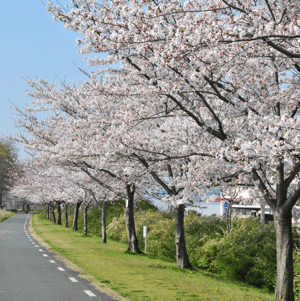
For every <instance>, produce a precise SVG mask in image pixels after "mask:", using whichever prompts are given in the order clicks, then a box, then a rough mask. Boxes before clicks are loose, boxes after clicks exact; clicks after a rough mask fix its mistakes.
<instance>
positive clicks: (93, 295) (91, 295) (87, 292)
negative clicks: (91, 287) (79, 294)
mask: <svg viewBox="0 0 300 301" xmlns="http://www.w3.org/2000/svg"><path fill="white" fill-rule="evenodd" d="M84 292H85V293H86V294H88V295H89V296H90V297H96V295H95V294H93V293H92V292H91V291H84Z"/></svg>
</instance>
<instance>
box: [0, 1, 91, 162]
mask: <svg viewBox="0 0 300 301" xmlns="http://www.w3.org/2000/svg"><path fill="white" fill-rule="evenodd" d="M46 1H47V0H43V2H45V3H46ZM53 2H54V1H53ZM60 3H61V4H62V5H65V4H69V3H70V0H62V1H60ZM0 37H1V48H0V68H1V69H0V70H1V71H0V133H1V134H13V133H15V132H17V131H18V129H17V128H16V127H15V125H14V120H13V119H12V118H13V115H12V114H11V112H12V111H13V110H12V109H11V108H10V107H12V104H11V102H12V103H14V104H15V105H17V106H18V107H20V108H22V107H24V106H25V104H28V103H29V102H30V101H31V98H30V97H28V96H27V95H26V94H25V93H24V91H25V90H26V89H27V86H26V84H25V82H24V79H22V77H23V78H26V77H29V78H31V79H34V78H44V79H47V80H49V81H52V80H55V76H54V74H56V75H57V76H58V77H60V78H64V74H65V76H66V79H67V80H68V81H70V82H72V81H73V80H77V81H80V79H86V77H85V76H84V75H83V74H82V73H81V72H80V71H79V70H78V69H77V68H76V66H74V64H75V65H77V66H79V67H80V68H83V69H85V70H90V71H91V70H92V69H91V67H87V66H86V62H85V61H84V60H83V58H84V55H81V54H79V53H78V52H77V51H78V47H77V46H76V41H75V40H76V38H77V37H79V34H77V33H74V32H72V31H70V30H66V29H65V28H64V26H63V24H62V23H60V22H56V21H54V20H53V19H52V15H50V14H47V13H46V7H45V5H44V4H42V3H41V2H40V1H39V0H14V1H2V2H1V10H0ZM85 56H87V55H85ZM94 56H95V54H91V55H89V57H94ZM20 156H24V153H23V152H20Z"/></svg>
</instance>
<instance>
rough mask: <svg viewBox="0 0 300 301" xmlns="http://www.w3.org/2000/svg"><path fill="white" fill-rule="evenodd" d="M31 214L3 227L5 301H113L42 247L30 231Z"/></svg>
mask: <svg viewBox="0 0 300 301" xmlns="http://www.w3.org/2000/svg"><path fill="white" fill-rule="evenodd" d="M28 222H29V215H28V214H16V215H14V216H13V217H11V218H10V219H8V220H6V221H5V222H3V223H2V224H0V300H1V301H85V300H90V301H92V300H103V301H113V300H116V299H113V298H112V297H109V296H107V295H105V294H103V293H101V292H100V291H98V290H96V289H95V288H94V287H93V286H92V285H91V284H90V283H89V282H88V281H87V280H85V279H82V278H80V277H78V272H75V271H73V270H70V269H68V268H67V267H66V266H65V265H64V263H63V262H62V261H60V260H58V259H57V258H55V257H54V256H53V254H52V253H51V252H49V251H48V250H47V249H46V248H45V247H41V246H40V245H39V244H38V242H37V241H36V240H34V239H33V238H32V237H31V235H30V233H29V231H28Z"/></svg>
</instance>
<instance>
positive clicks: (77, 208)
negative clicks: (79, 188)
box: [72, 202, 82, 231]
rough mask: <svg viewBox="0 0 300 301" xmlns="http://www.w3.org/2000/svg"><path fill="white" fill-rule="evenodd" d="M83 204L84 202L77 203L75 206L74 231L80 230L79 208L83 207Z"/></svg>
mask: <svg viewBox="0 0 300 301" xmlns="http://www.w3.org/2000/svg"><path fill="white" fill-rule="evenodd" d="M81 203H82V202H77V203H76V205H75V210H74V220H73V227H72V230H73V231H77V230H78V214H79V208H80V206H81Z"/></svg>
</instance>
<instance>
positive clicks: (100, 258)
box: [32, 215, 274, 301]
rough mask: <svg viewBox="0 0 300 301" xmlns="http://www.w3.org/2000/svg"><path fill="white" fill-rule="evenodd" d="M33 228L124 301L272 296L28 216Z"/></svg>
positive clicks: (234, 298) (263, 298)
mask: <svg viewBox="0 0 300 301" xmlns="http://www.w3.org/2000/svg"><path fill="white" fill-rule="evenodd" d="M32 218H33V228H34V230H35V232H36V233H37V234H38V235H39V236H40V237H41V238H43V240H44V241H45V242H47V243H48V244H49V245H50V246H51V247H53V248H54V249H55V250H57V251H58V252H60V253H61V254H63V255H64V256H66V257H67V258H68V259H69V260H71V261H72V262H74V263H75V264H77V265H78V266H79V267H81V268H82V269H84V270H85V271H87V272H88V273H90V274H91V275H93V276H94V277H95V278H97V279H99V280H100V281H101V282H102V283H105V284H106V285H107V286H109V287H110V288H111V289H113V290H115V291H117V292H118V293H119V294H120V295H122V296H124V297H126V298H127V299H129V300H132V301H135V300H168V301H169V300H223V301H225V300H249V301H250V300H251V301H253V300H261V301H262V300H273V299H274V297H273V295H272V294H269V293H265V292H263V291H261V290H259V289H257V288H253V287H251V286H248V285H245V284H243V283H239V282H235V281H232V280H229V279H226V278H224V277H223V278H222V277H219V276H216V275H210V274H208V273H204V272H202V271H192V272H191V271H190V270H179V269H177V267H176V264H175V263H172V262H167V261H163V260H161V259H157V258H154V257H153V256H151V255H148V254H147V255H143V254H141V255H137V254H132V253H129V252H125V250H126V249H127V245H126V244H124V243H119V242H115V241H108V243H107V244H102V243H101V238H99V237H96V236H93V235H87V236H84V235H83V234H82V233H79V232H72V231H71V230H70V229H69V228H65V227H63V226H58V225H55V224H52V223H51V222H49V221H47V220H44V219H43V218H42V216H41V215H33V216H32Z"/></svg>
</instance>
